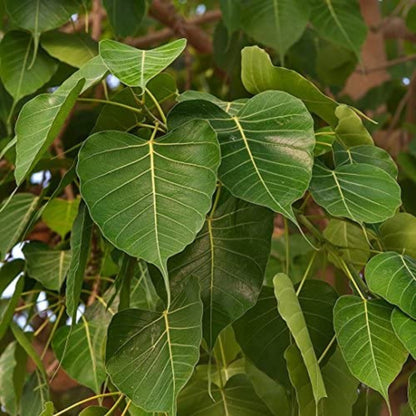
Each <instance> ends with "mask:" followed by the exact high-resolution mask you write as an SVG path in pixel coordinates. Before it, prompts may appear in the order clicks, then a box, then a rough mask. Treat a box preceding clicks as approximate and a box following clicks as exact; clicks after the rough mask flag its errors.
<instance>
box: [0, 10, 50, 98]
mask: <svg viewBox="0 0 416 416" xmlns="http://www.w3.org/2000/svg"><path fill="white" fill-rule="evenodd" d="M15 4H18V3H15ZM33 53H34V52H33V40H32V37H31V36H30V35H29V34H28V33H25V32H17V31H11V32H7V33H6V35H5V36H4V38H3V39H2V41H1V43H0V56H1V61H0V76H1V79H2V81H3V84H4V86H5V88H6V90H7V91H8V92H9V93H10V95H11V96H12V97H13V98H14V101H15V102H17V101H19V100H20V99H21V98H23V97H26V96H27V95H29V94H32V93H34V92H35V91H37V90H38V89H39V88H41V87H42V86H43V85H44V84H46V83H47V82H48V81H49V80H50V79H51V77H52V75H53V74H54V73H55V72H56V70H57V68H58V64H57V62H56V61H55V60H54V59H52V58H51V57H50V56H48V55H47V54H46V53H45V52H44V51H42V50H40V51H39V53H38V54H37V56H36V60H35V61H34V62H33V64H32V65H31V64H30V60H31V58H32V55H33ZM30 65H31V66H30ZM29 66H30V69H29Z"/></svg>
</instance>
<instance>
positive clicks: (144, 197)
mask: <svg viewBox="0 0 416 416" xmlns="http://www.w3.org/2000/svg"><path fill="white" fill-rule="evenodd" d="M219 159H220V157H219V148H218V143H217V140H216V136H215V132H214V131H213V130H212V129H211V128H210V126H209V125H208V123H206V122H203V121H196V122H191V123H188V124H186V125H184V126H181V127H179V128H177V129H175V130H173V131H170V132H169V133H167V134H166V135H164V136H162V137H159V138H156V139H153V138H151V139H150V140H145V139H143V138H141V137H137V136H133V135H131V134H128V133H122V132H117V131H106V132H100V133H95V134H93V135H92V136H90V137H89V138H88V140H87V141H86V142H85V144H84V146H83V147H82V149H81V151H80V154H79V162H78V168H77V170H78V175H79V177H80V179H81V194H82V196H83V198H84V199H85V200H86V203H87V205H88V207H89V209H90V212H91V216H92V218H93V220H94V221H95V222H96V223H97V224H98V226H99V227H100V229H101V231H102V233H103V234H104V236H105V237H106V238H107V239H108V240H109V241H110V242H111V243H112V244H114V245H115V246H116V247H118V248H120V249H121V250H123V251H125V252H126V253H128V254H130V255H131V256H133V257H139V258H142V259H143V260H145V261H147V262H149V263H152V264H154V265H156V266H157V267H158V268H159V269H160V270H161V272H162V274H163V275H164V277H165V278H166V277H167V265H166V263H167V259H168V258H169V257H171V256H172V255H174V254H176V253H178V252H180V251H181V250H183V249H184V248H185V247H186V246H187V245H188V244H189V243H191V242H192V241H193V240H194V238H195V236H196V234H197V232H198V231H199V230H200V229H201V227H202V225H203V223H204V221H205V214H206V213H207V212H208V210H209V208H210V205H211V196H212V194H213V192H214V190H215V187H216V172H217V168H218V164H219Z"/></svg>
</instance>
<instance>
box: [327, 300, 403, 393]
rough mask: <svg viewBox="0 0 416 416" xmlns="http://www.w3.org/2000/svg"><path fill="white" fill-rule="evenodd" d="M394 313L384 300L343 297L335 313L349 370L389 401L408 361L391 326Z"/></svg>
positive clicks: (339, 338)
mask: <svg viewBox="0 0 416 416" xmlns="http://www.w3.org/2000/svg"><path fill="white" fill-rule="evenodd" d="M391 310H392V308H391V307H390V306H389V305H388V304H387V303H385V302H384V301H382V300H363V299H360V298H359V297H357V296H342V297H341V298H339V299H338V301H337V303H336V305H335V309H334V326H335V333H336V336H337V340H338V344H339V346H340V348H341V351H342V355H343V356H344V359H345V361H346V363H347V365H348V368H349V369H350V371H351V373H352V374H353V375H354V376H355V377H357V378H358V380H360V381H361V382H362V383H365V384H366V385H367V386H369V387H371V388H372V389H374V390H376V391H378V392H379V393H380V394H381V395H382V396H383V397H384V399H385V400H386V401H388V388H389V386H390V384H391V383H392V381H393V380H394V379H395V378H396V376H397V375H398V373H399V372H400V370H401V368H402V366H403V364H404V362H405V361H406V358H407V351H406V350H405V348H404V347H403V345H402V343H401V342H400V341H399V340H398V338H397V337H396V335H395V333H394V331H393V328H392V325H391V323H390V314H391Z"/></svg>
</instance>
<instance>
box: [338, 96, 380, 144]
mask: <svg viewBox="0 0 416 416" xmlns="http://www.w3.org/2000/svg"><path fill="white" fill-rule="evenodd" d="M335 115H336V117H337V118H338V124H337V126H336V127H335V133H336V135H337V137H338V138H339V139H340V140H341V141H342V142H343V143H344V144H345V145H346V146H347V147H353V146H360V145H374V142H373V139H372V137H371V135H370V133H369V132H368V130H367V129H366V128H365V127H364V125H363V122H362V120H361V118H360V116H359V115H358V114H357V113H356V112H355V111H354V109H353V108H351V107H350V106H348V105H345V104H341V105H339V106H338V107H337V108H336V109H335Z"/></svg>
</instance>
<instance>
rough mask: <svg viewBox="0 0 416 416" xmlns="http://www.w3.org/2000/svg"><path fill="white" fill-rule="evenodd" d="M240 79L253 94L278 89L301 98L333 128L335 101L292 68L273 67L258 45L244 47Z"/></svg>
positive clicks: (335, 120) (335, 123)
mask: <svg viewBox="0 0 416 416" xmlns="http://www.w3.org/2000/svg"><path fill="white" fill-rule="evenodd" d="M241 55H242V64H241V65H242V69H241V71H242V72H241V78H242V80H243V84H244V87H245V88H246V89H247V91H249V92H251V93H252V94H257V93H259V92H262V91H266V90H281V91H286V92H287V93H289V94H291V95H293V96H295V97H297V98H300V99H301V100H302V101H303V102H304V103H305V105H306V107H307V108H308V109H309V110H310V111H311V112H313V113H315V114H317V115H318V116H319V117H321V118H322V119H323V120H325V121H326V122H327V123H329V124H330V125H332V126H333V127H335V126H336V125H337V123H338V119H337V117H336V116H335V109H336V108H337V106H338V103H337V102H336V101H334V100H333V99H332V98H329V97H327V96H326V95H325V94H323V93H322V92H321V91H320V90H319V89H318V88H317V87H316V86H315V85H314V84H313V83H312V82H310V81H309V80H307V79H306V78H304V77H303V76H302V75H300V74H298V73H297V72H295V71H292V70H291V69H286V68H281V67H277V66H273V64H272V61H271V59H270V56H269V55H268V54H267V52H266V51H264V50H263V49H260V48H259V47H258V46H250V47H246V48H244V49H243V51H242V53H241Z"/></svg>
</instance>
